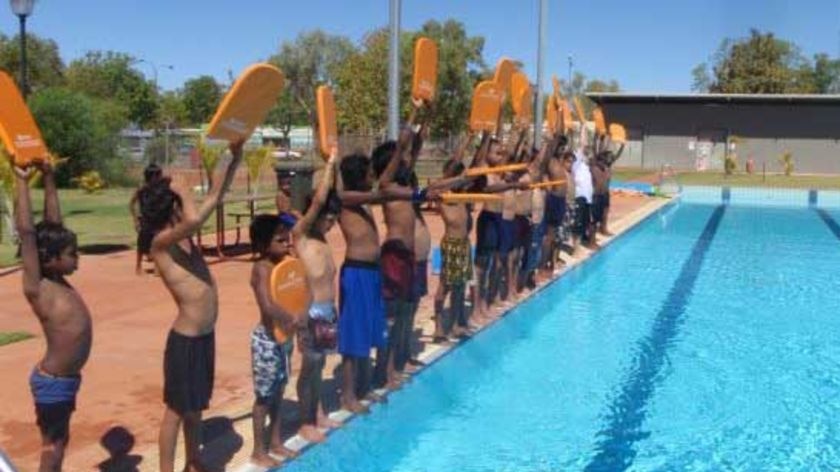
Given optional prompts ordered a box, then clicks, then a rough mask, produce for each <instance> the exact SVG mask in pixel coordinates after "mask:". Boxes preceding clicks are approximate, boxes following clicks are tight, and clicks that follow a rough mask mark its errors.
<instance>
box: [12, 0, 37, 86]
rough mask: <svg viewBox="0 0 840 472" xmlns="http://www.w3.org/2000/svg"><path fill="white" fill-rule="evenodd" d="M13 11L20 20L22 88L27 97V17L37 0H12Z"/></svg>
mask: <svg viewBox="0 0 840 472" xmlns="http://www.w3.org/2000/svg"><path fill="white" fill-rule="evenodd" d="M9 5H10V6H11V7H12V12H13V13H14V14H15V15H17V17H18V19H19V20H20V89H21V93H22V94H23V98H24V99H25V98H26V97H27V96H29V71H28V70H27V69H28V68H27V64H26V17H28V16H29V15H31V14H32V10H33V9H34V8H35V0H10V1H9Z"/></svg>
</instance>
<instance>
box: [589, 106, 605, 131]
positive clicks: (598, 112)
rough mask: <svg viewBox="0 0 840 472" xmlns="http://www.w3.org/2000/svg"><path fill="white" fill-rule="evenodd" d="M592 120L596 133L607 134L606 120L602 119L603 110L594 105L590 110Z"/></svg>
mask: <svg viewBox="0 0 840 472" xmlns="http://www.w3.org/2000/svg"><path fill="white" fill-rule="evenodd" d="M592 120H593V121H595V132H596V133H598V134H607V120H606V119H604V110H602V109H601V107H595V109H594V110H592Z"/></svg>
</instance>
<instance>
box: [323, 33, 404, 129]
mask: <svg viewBox="0 0 840 472" xmlns="http://www.w3.org/2000/svg"><path fill="white" fill-rule="evenodd" d="M405 35H410V33H403V36H405ZM406 42H407V41H405V39H403V40H401V41H400V43H401V44H400V47H401V49H404V47H403V43H406ZM404 59H405V54H400V62H401V67H400V70H401V71H402V74H401V80H400V82H401V83H402V84H403V85H404V84H405V82H406V80H405V78H406V74H405V69H406V67H405V65H406V64H405V60H404ZM335 81H336V92H335V101H336V120H337V121H338V127H339V129H341V130H345V131H356V132H370V131H373V132H374V133H377V134H378V133H379V132H380V131H381V130H382V129H384V127H385V125H386V121H387V119H388V115H387V113H388V31H387V30H385V29H379V30H376V31H373V32H372V33H369V34H368V35H367V36H366V37H365V39H364V40H363V43H362V48H361V49H360V50H358V51H356V52H354V53H353V54H352V55H351V56H350V57H348V58H347V60H345V61H344V63H343V64H342V65H341V67H340V68H339V69H338V71H337V74H336V77H335ZM400 95H402V94H400Z"/></svg>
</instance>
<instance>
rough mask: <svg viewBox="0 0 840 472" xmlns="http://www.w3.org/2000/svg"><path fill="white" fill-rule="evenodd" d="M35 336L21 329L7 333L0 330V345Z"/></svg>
mask: <svg viewBox="0 0 840 472" xmlns="http://www.w3.org/2000/svg"><path fill="white" fill-rule="evenodd" d="M34 337H35V336H34V335H32V334H30V333H25V332H23V331H11V332H8V333H2V332H0V346H5V345H7V344H12V343H16V342H19V341H24V340H26V339H30V338H34Z"/></svg>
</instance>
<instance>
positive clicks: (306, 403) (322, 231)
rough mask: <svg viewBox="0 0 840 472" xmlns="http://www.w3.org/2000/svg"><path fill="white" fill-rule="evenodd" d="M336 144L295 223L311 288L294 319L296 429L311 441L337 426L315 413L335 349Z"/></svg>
mask: <svg viewBox="0 0 840 472" xmlns="http://www.w3.org/2000/svg"><path fill="white" fill-rule="evenodd" d="M337 153H338V150H337V149H336V148H333V149H331V150H330V159H329V160H328V161H327V165H326V169H325V170H324V176H323V178H322V179H321V183H320V184H319V185H318V189H317V190H316V191H315V195H313V196H312V198H311V201H310V202H309V204H308V205H307V209H306V213H305V214H304V215H303V217H301V218H300V219H299V220H298V221H297V223H296V224H295V226H294V228H292V236H293V237H294V245H295V251H296V252H297V255H298V257H299V258H300V261H301V262H302V263H303V267H304V269H305V271H306V281H307V283H308V284H309V289H310V291H311V292H312V303H311V304H310V306H309V313H308V316H306V317H305V318H304V319H303V320H301V322H300V323H299V324H298V329H297V344H298V350H299V351H300V354H301V367H300V374H299V376H298V382H297V394H298V402H299V404H300V422H301V427H300V431H299V434H300V436H301V437H303V438H304V439H306V440H307V441H310V442H322V441H324V439H325V436H324V433H323V432H321V430H320V429H319V427H320V428H323V429H328V428H335V427H338V426H340V424H339V423H336V422H333V421H331V420H330V419H328V418H326V416H321V415H320V414H319V404H320V402H321V386H322V375H323V370H324V365H325V363H326V354H327V352H329V351H332V350H334V349H336V347H337V345H336V343H337V330H338V327H337V312H336V308H335V299H336V296H335V291H336V287H335V275H336V269H335V261H333V257H332V248H331V247H330V246H329V244H327V240H326V235H327V233H328V232H329V231H330V229H332V227H333V226H334V225H335V222H336V220H337V219H338V214H339V212H340V211H341V203H340V202H339V201H338V197H337V196H336V193H335V191H334V190H333V182H334V176H335V166H336V163H335V161H336V158H337Z"/></svg>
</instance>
